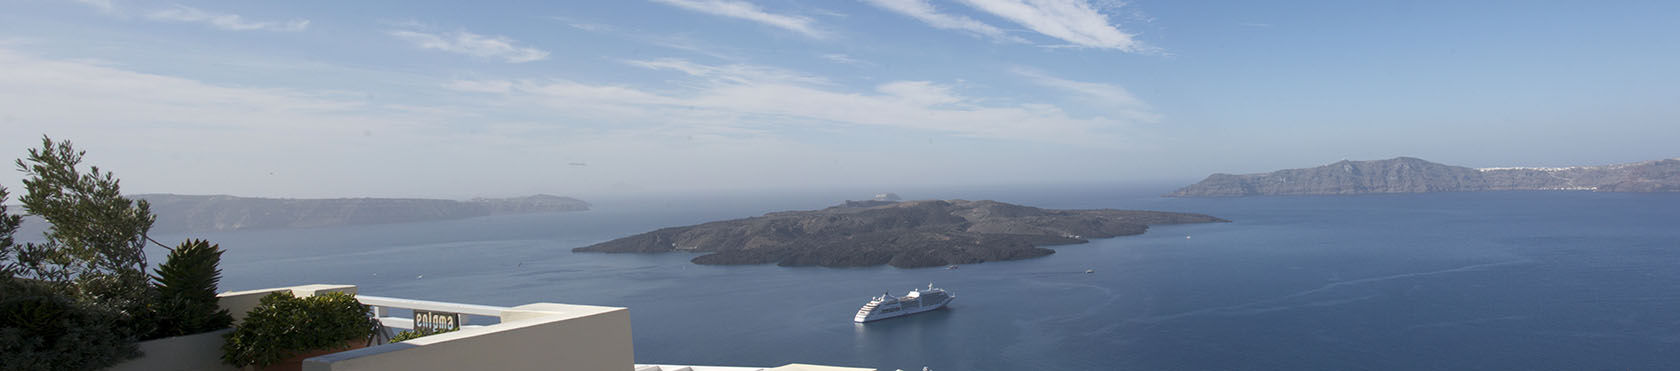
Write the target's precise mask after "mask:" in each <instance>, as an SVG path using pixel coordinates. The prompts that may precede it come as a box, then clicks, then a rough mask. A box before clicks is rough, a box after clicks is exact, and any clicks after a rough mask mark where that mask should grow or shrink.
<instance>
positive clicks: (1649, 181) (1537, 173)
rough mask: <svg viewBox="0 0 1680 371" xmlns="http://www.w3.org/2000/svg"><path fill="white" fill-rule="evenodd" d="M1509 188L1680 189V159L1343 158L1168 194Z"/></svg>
mask: <svg viewBox="0 0 1680 371" xmlns="http://www.w3.org/2000/svg"><path fill="white" fill-rule="evenodd" d="M1504 190H1588V191H1600V192H1675V191H1680V159H1668V160H1658V161H1646V162H1637V163H1630V164H1619V165H1608V166H1575V167H1565V168H1531V167H1506V168H1485V169H1472V168H1467V167H1462V166H1452V165H1443V164H1438V163H1434V162H1429V161H1424V160H1421V159H1416V158H1411V157H1399V158H1393V159H1387V160H1376V161H1341V162H1337V163H1333V164H1329V165H1324V166H1319V167H1314V168H1306V169H1288V170H1279V171H1274V172H1270V173H1263V174H1243V175H1231V174H1213V175H1210V176H1208V177H1207V179H1203V180H1202V181H1201V182H1197V183H1196V184H1192V185H1190V186H1188V187H1184V188H1182V189H1179V190H1177V191H1174V192H1172V193H1169V194H1167V196H1169V197H1229V196H1263V195H1349V194H1372V193H1421V192H1468V191H1504Z"/></svg>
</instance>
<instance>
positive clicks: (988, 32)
mask: <svg viewBox="0 0 1680 371" xmlns="http://www.w3.org/2000/svg"><path fill="white" fill-rule="evenodd" d="M865 1H867V2H868V3H870V4H871V5H875V6H876V7H879V8H881V9H886V10H889V11H893V12H896V13H899V14H903V15H907V16H910V17H911V18H915V19H917V20H920V21H922V22H923V23H927V24H928V25H929V26H933V27H934V28H938V29H945V30H957V31H964V32H968V33H972V34H975V35H980V36H985V37H989V38H992V39H993V40H1000V41H1010V42H1023V43H1024V42H1026V40H1024V39H1021V38H1020V37H1016V36H1013V35H1010V34H1009V33H1008V32H1005V31H1004V30H1003V29H1000V28H997V27H996V26H992V25H990V24H986V23H985V22H981V21H977V20H974V19H973V18H969V17H966V16H961V15H952V14H945V13H940V12H939V10H938V9H934V7H933V4H930V3H928V2H927V0H865Z"/></svg>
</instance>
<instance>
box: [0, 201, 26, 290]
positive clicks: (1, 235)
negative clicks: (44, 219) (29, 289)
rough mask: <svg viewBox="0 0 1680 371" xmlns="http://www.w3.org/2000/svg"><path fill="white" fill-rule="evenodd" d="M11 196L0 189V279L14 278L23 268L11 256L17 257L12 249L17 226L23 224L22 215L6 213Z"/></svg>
mask: <svg viewBox="0 0 1680 371" xmlns="http://www.w3.org/2000/svg"><path fill="white" fill-rule="evenodd" d="M9 196H11V195H9V194H7V193H6V187H0V277H5V278H11V277H16V276H17V275H18V274H19V273H22V272H23V266H22V265H20V264H18V262H17V260H16V259H13V255H17V252H16V249H15V248H14V247H13V246H14V244H13V243H14V242H16V241H15V240H13V239H12V237H13V235H15V234H17V230H18V226H19V225H22V224H23V216H22V215H12V214H11V213H9V212H6V199H7V198H8V197H9Z"/></svg>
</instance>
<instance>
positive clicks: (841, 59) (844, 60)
mask: <svg viewBox="0 0 1680 371" xmlns="http://www.w3.org/2000/svg"><path fill="white" fill-rule="evenodd" d="M818 57H822V59H825V60H828V61H829V62H834V63H839V64H849V65H853V66H869V65H874V63H869V61H866V60H862V59H857V58H852V56H850V55H845V54H840V53H830V54H823V55H819V56H818Z"/></svg>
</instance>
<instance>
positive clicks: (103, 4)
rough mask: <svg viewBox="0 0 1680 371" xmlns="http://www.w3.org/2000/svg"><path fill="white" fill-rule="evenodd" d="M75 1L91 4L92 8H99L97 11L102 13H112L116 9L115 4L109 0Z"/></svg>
mask: <svg viewBox="0 0 1680 371" xmlns="http://www.w3.org/2000/svg"><path fill="white" fill-rule="evenodd" d="M76 2H78V3H82V4H84V5H87V6H91V7H93V8H94V9H99V11H100V12H103V13H113V12H116V11H117V4H115V3H112V2H111V0H76Z"/></svg>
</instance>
